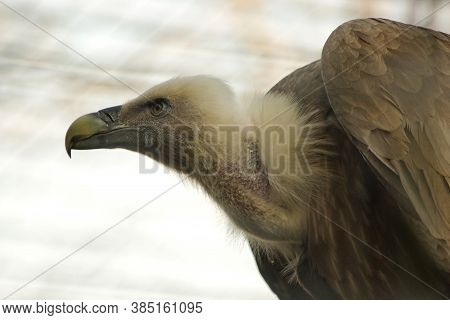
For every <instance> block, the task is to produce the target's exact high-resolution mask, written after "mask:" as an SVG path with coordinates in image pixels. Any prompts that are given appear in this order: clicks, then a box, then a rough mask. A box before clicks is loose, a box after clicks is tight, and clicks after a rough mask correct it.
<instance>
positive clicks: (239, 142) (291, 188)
mask: <svg viewBox="0 0 450 320" xmlns="http://www.w3.org/2000/svg"><path fill="white" fill-rule="evenodd" d="M243 101H247V102H243V103H241V104H239V105H237V106H235V107H233V108H232V110H235V112H236V113H237V114H238V115H239V117H237V119H238V120H239V121H238V123H236V122H235V123H232V124H227V123H226V122H225V121H224V122H222V123H220V121H217V119H218V118H214V119H215V121H214V122H213V121H208V119H212V118H208V117H206V118H204V119H203V123H212V124H213V126H216V128H217V132H219V133H218V134H217V135H216V136H215V140H214V141H211V140H208V139H206V138H205V137H202V136H201V135H200V138H199V143H198V144H197V146H198V147H197V150H196V153H197V154H203V155H206V156H209V158H208V157H204V158H203V159H206V158H208V160H204V161H203V162H202V161H201V162H198V164H199V165H200V167H204V166H205V165H207V166H210V168H213V170H211V171H210V172H208V174H202V173H200V172H195V173H194V175H193V178H194V180H195V181H197V182H198V183H199V184H200V185H201V186H203V188H204V189H205V191H206V192H207V193H208V194H209V195H210V196H211V197H212V198H213V199H214V200H215V201H216V202H217V203H218V204H219V205H220V206H221V207H222V208H223V209H224V211H225V212H226V213H227V214H228V216H229V217H230V218H231V221H232V222H233V223H234V224H235V225H237V227H238V229H240V230H241V231H243V232H244V234H245V235H246V237H247V238H248V239H249V240H250V241H252V243H254V244H257V245H258V246H259V247H260V248H262V249H263V250H264V251H266V252H268V251H277V252H281V253H282V254H283V255H285V256H292V251H296V252H298V246H299V245H301V243H302V241H303V237H304V234H305V231H306V218H307V217H306V212H307V208H306V207H305V204H307V203H310V200H311V198H312V197H314V194H317V193H318V192H319V189H320V186H321V184H322V182H323V181H324V178H326V177H329V176H330V173H329V170H328V169H324V168H327V166H326V165H324V162H326V161H327V159H328V157H330V156H331V155H332V154H334V153H333V152H331V151H330V145H331V143H329V141H327V139H326V138H325V136H326V135H325V134H324V127H325V120H324V117H323V116H322V115H321V114H319V113H317V112H313V111H312V110H313V109H314V108H313V107H312V106H305V107H303V108H301V107H300V106H299V105H298V103H297V102H295V101H293V100H292V99H291V98H290V97H287V96H284V95H278V94H267V95H260V94H256V95H254V96H253V97H251V98H250V99H247V100H243ZM214 109H215V110H216V109H217V108H214ZM230 109H231V107H230ZM228 110H229V109H228ZM223 112H225V113H226V111H223ZM215 114H216V115H217V114H219V113H218V112H216V113H215ZM235 118H236V117H235ZM228 119H229V118H228ZM221 128H222V130H221ZM231 128H232V129H233V130H235V131H233V132H234V134H230V132H229V130H231ZM227 129H228V130H227ZM220 132H222V133H220ZM230 142H231V143H230ZM302 208H304V209H305V210H302ZM293 248H295V250H294V249H293Z"/></svg>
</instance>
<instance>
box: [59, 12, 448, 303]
mask: <svg viewBox="0 0 450 320" xmlns="http://www.w3.org/2000/svg"><path fill="white" fill-rule="evenodd" d="M449 56H450V39H449V36H448V35H446V34H443V33H439V32H435V31H432V30H428V29H424V28H419V27H414V26H409V25H404V24H401V23H397V22H392V21H388V20H376V19H366V20H355V21H351V22H348V23H346V24H344V25H342V26H340V27H339V28H338V29H337V30H336V31H334V32H333V34H332V35H331V36H330V38H329V39H328V41H327V43H326V44H325V47H324V50H323V54H322V59H321V60H319V61H316V62H313V63H311V64H309V65H307V66H305V67H303V68H300V69H298V70H296V71H294V72H293V73H292V74H290V75H288V76H287V77H286V78H284V79H283V80H281V81H280V82H279V83H278V84H276V85H275V86H274V87H273V88H272V89H271V90H270V91H269V93H268V94H266V95H264V96H260V95H255V96H254V97H253V98H252V99H250V101H248V102H247V103H242V102H239V101H238V99H236V97H235V96H234V94H233V92H232V91H231V89H230V88H229V87H228V86H227V85H226V84H224V83H223V82H222V81H220V80H218V79H214V78H210V77H205V76H196V77H185V78H177V79H173V80H170V81H168V82H165V83H162V84H160V85H158V86H156V87H153V88H151V89H150V90H148V91H147V92H145V93H144V94H143V95H141V96H140V97H138V98H136V99H134V100H132V101H130V102H128V103H126V104H124V105H123V106H119V107H115V108H110V109H105V110H102V111H100V112H99V113H97V114H91V115H88V116H84V117H82V118H80V119H78V120H77V121H75V122H74V124H72V126H71V128H69V131H68V133H67V136H66V148H67V149H68V150H71V149H92V148H116V147H121V148H126V149H129V150H133V151H137V152H140V153H143V154H146V155H148V156H150V157H152V158H154V159H156V160H158V161H160V162H162V163H163V164H165V165H167V166H169V167H171V168H173V169H175V170H176V171H178V172H179V173H180V174H183V175H188V176H189V178H191V180H192V181H194V182H195V183H198V184H199V185H200V186H202V187H203V189H204V190H205V191H206V192H207V193H208V194H209V195H210V196H211V198H212V199H214V201H216V202H217V203H218V204H219V205H220V206H221V207H222V208H223V210H224V212H225V213H226V214H227V215H228V216H229V217H230V220H231V221H232V222H233V224H234V225H235V226H236V228H237V229H238V230H240V231H241V232H242V233H243V235H244V236H245V237H246V238H247V239H248V241H249V243H250V246H251V247H252V250H253V252H254V253H255V256H256V257H257V263H258V266H259V269H260V271H261V274H262V275H263V277H264V278H265V280H266V281H267V283H268V284H269V286H270V287H271V288H272V290H273V291H274V292H275V293H276V294H277V295H278V296H279V297H280V298H301V299H310V298H325V299H331V298H333V299H334V298H349V299H358V298H383V299H385V298H388V299H389V298H447V297H448V295H449V291H450V278H449V272H450V257H449V250H450V231H449V223H450V222H449V220H450V187H449V182H450V179H449V176H450V148H449V147H450V145H449V144H450V143H449V142H450V88H449V83H450V69H449V67H450V61H449Z"/></svg>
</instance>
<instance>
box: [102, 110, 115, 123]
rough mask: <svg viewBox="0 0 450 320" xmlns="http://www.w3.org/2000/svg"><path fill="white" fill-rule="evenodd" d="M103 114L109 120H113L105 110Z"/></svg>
mask: <svg viewBox="0 0 450 320" xmlns="http://www.w3.org/2000/svg"><path fill="white" fill-rule="evenodd" d="M104 115H105V116H106V117H108V119H109V120H110V121H111V122H114V119H113V117H112V116H111V115H110V114H109V113H107V112H105V113H104ZM108 122H109V121H108Z"/></svg>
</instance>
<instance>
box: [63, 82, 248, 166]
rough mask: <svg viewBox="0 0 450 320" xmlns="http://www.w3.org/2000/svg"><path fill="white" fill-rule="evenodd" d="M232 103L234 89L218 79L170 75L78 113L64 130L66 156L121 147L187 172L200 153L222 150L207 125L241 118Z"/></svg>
mask: <svg viewBox="0 0 450 320" xmlns="http://www.w3.org/2000/svg"><path fill="white" fill-rule="evenodd" d="M236 106H237V103H236V99H235V96H234V93H233V92H232V90H231V89H230V88H229V86H228V85H226V84H225V83H224V82H223V81H221V80H219V79H216V78H212V77H208V76H192V77H183V78H175V79H172V80H169V81H166V82H163V83H161V84H159V85H157V86H154V87H153V88H151V89H149V90H147V91H146V92H144V93H143V94H142V95H140V96H138V97H137V98H135V99H133V100H131V101H129V102H127V103H125V104H123V105H121V106H116V107H112V108H107V109H103V110H100V111H98V112H96V113H90V114H87V115H84V116H82V117H80V118H78V119H77V120H76V121H74V122H73V123H72V125H71V126H70V128H69V130H68V131H67V134H66V141H65V143H66V150H67V152H68V154H69V156H70V155H71V150H72V149H79V150H85V149H100V148H108V149H110V148H122V149H127V150H131V151H136V152H139V153H142V154H144V155H147V156H150V157H151V158H153V159H154V160H156V161H159V162H161V163H163V164H164V165H166V166H168V167H170V168H173V169H175V170H177V171H180V172H182V173H188V174H192V173H193V172H194V171H195V170H197V169H199V168H198V163H196V162H195V161H196V160H197V161H198V159H199V158H201V156H202V155H206V154H207V155H208V156H212V152H219V153H221V154H223V151H224V148H226V146H225V145H224V141H223V139H221V138H220V137H219V136H218V135H217V130H214V132H212V131H213V129H214V128H215V127H216V126H217V125H228V126H236V125H238V123H239V122H241V123H242V120H243V119H242V115H241V114H240V113H239V110H238V108H237V107H236ZM221 135H222V136H224V134H221ZM211 139H213V140H214V141H212V140H211ZM228 143H230V141H228ZM213 145H214V146H215V148H212V147H211V146H213ZM206 149H208V150H206ZM212 149H214V150H212ZM219 149H220V150H219ZM218 156H219V155H217V154H216V157H218ZM205 165H206V164H205ZM202 168H203V170H206V168H205V167H202Z"/></svg>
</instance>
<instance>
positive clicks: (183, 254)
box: [0, 0, 450, 299]
mask: <svg viewBox="0 0 450 320" xmlns="http://www.w3.org/2000/svg"><path fill="white" fill-rule="evenodd" d="M446 3H448V1H439V0H415V1H413V0H365V1H362V0H359V1H350V0H297V1H296V0H272V1H270V0H190V1H189V0H186V1H181V0H164V1H162V0H160V1H153V0H145V1H144V0H134V1H129V0H120V1H110V0H108V1H107V0H90V1H76V0H64V1H57V0H46V1H39V0H33V1H32V0H14V1H13V0H1V1H0V32H1V33H0V34H1V37H0V111H1V112H0V295H1V297H6V296H8V295H10V294H11V293H13V292H14V294H13V295H11V296H10V298H16V299H27V298H28V299H40V298H47V299H52V298H54V299H56V298H59V299H77V298H78V299H89V298H92V299H94V298H95V299H115V298H116V299H120V298H127V299H138V298H141V299H157V298H160V299H165V298H173V299H175V298H192V299H196V298H201V299H273V298H275V296H274V295H273V294H272V293H271V291H270V290H269V289H268V287H267V286H266V284H265V283H264V281H263V280H262V278H261V277H260V275H259V273H258V271H257V268H256V264H255V262H254V259H253V256H252V255H251V253H250V250H249V249H248V247H247V244H246V243H245V241H243V240H242V239H239V238H238V237H236V236H234V235H232V234H231V233H230V232H229V226H228V224H227V221H226V219H225V217H224V216H223V214H222V213H221V212H220V210H219V209H218V208H217V207H216V206H215V205H214V204H213V203H212V202H211V201H210V200H209V199H208V198H207V197H206V196H205V195H204V194H203V193H202V192H201V191H200V190H196V189H195V188H193V187H192V186H191V185H190V184H188V183H181V184H178V185H176V184H177V183H179V178H178V177H177V176H175V175H174V174H172V173H168V172H166V171H165V170H162V168H159V169H158V170H157V172H154V173H151V174H150V173H147V172H145V171H148V170H142V169H143V168H144V167H152V168H153V167H154V166H155V164H154V163H152V162H151V161H150V160H145V161H143V160H142V159H139V156H138V155H136V154H133V153H131V152H126V151H120V150H97V151H89V152H77V151H74V152H73V155H72V159H69V157H68V156H67V154H66V153H65V150H64V135H65V132H66V129H67V127H68V126H69V124H70V123H71V122H72V121H73V120H74V119H75V118H76V117H78V116H79V115H82V114H84V113H88V112H93V111H97V110H98V109H101V108H105V107H109V106H113V105H117V104H121V103H123V102H125V101H126V100H128V99H131V98H132V97H134V96H136V94H137V93H140V92H142V91H144V90H145V89H147V88H148V87H150V86H152V85H154V84H156V83H158V82H160V81H164V80H167V79H168V78H171V77H174V76H177V75H193V74H210V75H213V76H216V77H220V78H222V79H224V80H225V81H227V82H228V83H229V84H230V85H232V86H233V87H234V88H235V89H236V91H237V92H238V93H244V92H249V91H250V92H251V91H254V90H257V91H266V90H268V89H269V88H270V87H271V86H272V85H274V84H275V83H276V82H277V81H278V80H280V79H281V78H282V77H284V76H285V75H287V74H288V73H290V72H292V71H293V70H294V69H296V68H298V67H300V66H303V65H305V64H307V63H309V62H312V61H313V60H316V59H318V58H319V57H320V52H321V48H322V46H323V44H324V42H325V40H326V39H327V37H328V36H329V34H330V33H331V32H332V31H333V30H334V29H335V28H336V27H337V26H338V25H339V24H341V23H343V22H345V21H347V20H350V19H354V18H362V17H384V18H390V19H394V20H398V21H403V22H409V23H416V24H419V25H423V26H428V27H432V28H434V29H438V30H441V31H444V32H447V33H448V32H449V31H450V19H449V17H450V5H445V4H446ZM433 12H435V13H434V14H432V13H433ZM55 38H56V39H55ZM173 185H176V186H175V187H173V188H172V189H171V190H170V191H168V192H167V193H165V194H163V195H161V193H162V192H164V191H165V190H167V189H168V188H170V187H171V186H173ZM159 195H161V196H159ZM158 196H159V197H158ZM155 197H158V198H157V199H155ZM152 199H155V200H154V201H152V202H149V201H151V200H152ZM138 209H140V210H139V211H136V210H138ZM17 289H20V290H17Z"/></svg>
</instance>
